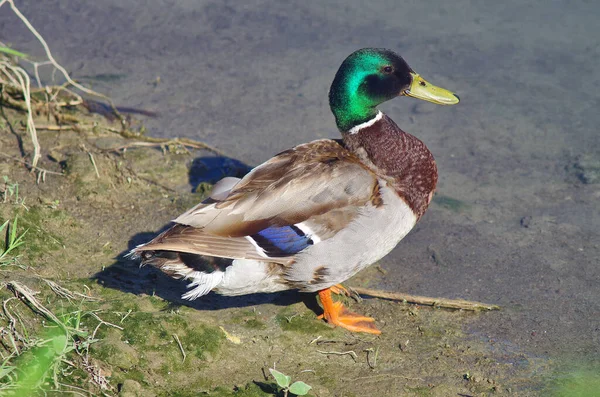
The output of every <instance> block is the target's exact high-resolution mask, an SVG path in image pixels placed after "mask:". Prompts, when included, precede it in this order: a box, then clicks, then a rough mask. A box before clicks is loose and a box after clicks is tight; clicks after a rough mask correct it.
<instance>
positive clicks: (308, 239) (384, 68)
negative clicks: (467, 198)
mask: <svg viewBox="0 0 600 397" xmlns="http://www.w3.org/2000/svg"><path fill="white" fill-rule="evenodd" d="M397 96H410V97H413V98H419V99H423V100H426V101H429V102H433V103H437V104H440V105H453V104H456V103H458V101H459V98H458V97H457V96H456V95H454V94H453V93H451V92H449V91H447V90H445V89H443V88H439V87H436V86H433V85H431V84H429V83H428V82H426V81H425V80H424V79H423V78H422V77H421V76H419V75H418V74H417V73H415V72H414V71H413V70H412V69H411V68H410V67H409V66H408V64H407V63H406V62H405V61H404V59H402V58H401V57H400V56H399V55H397V54H395V53H394V52H392V51H389V50H385V49H374V48H365V49H361V50H358V51H356V52H354V53H353V54H351V55H350V56H348V57H347V58H346V59H345V60H344V62H343V63H342V65H341V66H340V68H339V70H338V72H337V74H336V75H335V78H334V80H333V84H332V85H331V89H330V91H329V104H330V107H331V111H332V112H333V114H334V116H335V121H336V123H337V127H338V129H339V130H340V132H341V134H342V139H341V140H340V139H319V140H315V141H312V142H309V143H304V144H301V145H298V146H296V147H294V148H292V149H289V150H286V151H284V152H281V153H279V154H277V155H276V156H275V157H273V158H271V159H270V160H268V161H266V162H264V163H263V164H261V165H259V166H258V167H256V168H254V169H253V170H251V171H250V172H249V173H248V174H247V175H246V176H245V177H243V178H242V179H239V178H232V177H227V178H224V179H222V180H221V181H219V182H218V183H216V184H215V186H214V187H213V190H212V192H211V194H210V197H209V198H207V199H206V200H205V201H203V202H202V203H200V204H198V205H197V206H195V207H194V208H192V209H190V210H188V211H187V212H185V213H183V214H182V215H180V216H179V217H178V218H176V219H175V220H174V221H173V222H174V225H173V226H172V227H171V228H170V229H168V230H167V231H165V232H163V233H161V234H160V235H159V236H157V237H156V238H154V239H153V240H152V241H150V242H148V243H146V244H143V245H140V246H138V247H136V248H135V249H133V250H132V251H131V255H132V256H133V257H140V258H141V262H142V265H146V264H148V265H152V266H155V267H157V268H159V269H161V270H162V271H163V272H165V273H167V274H168V275H170V276H172V277H175V278H181V279H186V280H189V281H190V284H189V286H188V287H189V291H188V292H186V293H185V294H184V295H183V298H185V299H190V300H192V299H196V298H199V297H201V296H202V295H205V294H207V293H208V292H210V291H215V292H217V293H220V294H223V295H243V294H250V293H259V292H276V291H282V290H288V289H296V290H299V291H301V292H313V293H314V292H317V293H318V295H319V297H320V300H321V304H322V306H323V310H324V314H323V315H322V317H324V319H325V320H326V321H327V322H329V323H331V324H333V325H336V326H340V327H343V328H346V329H348V330H350V331H355V332H368V333H372V334H379V333H380V331H379V330H378V329H377V327H376V326H375V324H374V319H373V318H371V317H366V316H361V315H358V314H355V313H352V312H350V311H348V310H347V309H346V308H345V307H344V306H343V304H342V303H340V302H334V301H333V299H332V296H331V293H332V289H333V291H334V292H338V291H339V288H338V287H336V286H338V285H339V284H340V283H342V282H343V281H345V280H347V279H348V278H350V277H352V276H353V275H354V274H356V273H357V272H359V271H360V270H362V269H364V268H365V267H367V266H369V265H371V264H372V263H374V262H376V261H378V260H379V259H381V258H382V257H384V256H385V255H387V254H388V253H389V252H390V251H391V250H392V249H393V248H394V247H395V246H396V245H397V244H398V242H400V240H402V238H404V236H406V234H407V233H408V232H409V231H410V230H411V229H412V228H413V227H414V226H415V224H416V223H417V221H418V220H419V219H420V218H421V216H423V213H424V212H425V210H426V209H427V207H428V206H429V203H430V202H431V198H432V196H433V192H434V190H435V186H436V182H437V175H438V174H437V167H436V164H435V161H434V159H433V156H432V154H431V152H430V151H429V150H428V149H427V147H426V146H425V144H424V143H423V142H421V141H420V140H419V139H417V138H416V137H414V136H412V135H410V134H408V133H406V132H404V131H402V130H401V129H400V128H399V127H398V126H397V125H396V123H394V121H392V119H390V118H389V117H388V116H386V115H385V114H384V113H382V112H381V111H380V110H378V109H377V106H378V105H379V104H381V103H383V102H385V101H388V100H390V99H392V98H395V97H397Z"/></svg>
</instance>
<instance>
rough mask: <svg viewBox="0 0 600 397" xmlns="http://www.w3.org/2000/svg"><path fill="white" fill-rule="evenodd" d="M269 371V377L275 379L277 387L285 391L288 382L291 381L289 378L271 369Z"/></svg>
mask: <svg viewBox="0 0 600 397" xmlns="http://www.w3.org/2000/svg"><path fill="white" fill-rule="evenodd" d="M269 371H270V372H271V375H273V378H275V380H276V381H277V384H278V385H279V387H282V388H284V389H287V388H288V387H289V385H290V382H291V381H292V377H291V376H287V375H285V374H282V373H281V372H279V371H277V370H276V369H273V368H271V369H269Z"/></svg>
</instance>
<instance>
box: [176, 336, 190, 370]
mask: <svg viewBox="0 0 600 397" xmlns="http://www.w3.org/2000/svg"><path fill="white" fill-rule="evenodd" d="M173 339H175V342H177V345H178V346H179V350H181V355H182V356H183V360H181V362H182V363H183V362H185V358H186V357H187V355H186V354H185V350H183V346H182V345H181V341H180V340H179V337H178V336H177V334H173Z"/></svg>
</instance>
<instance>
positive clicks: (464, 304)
mask: <svg viewBox="0 0 600 397" xmlns="http://www.w3.org/2000/svg"><path fill="white" fill-rule="evenodd" d="M352 289H353V290H354V291H356V292H358V293H359V294H361V295H368V296H373V297H376V298H383V299H390V300H395V301H403V302H408V303H414V304H417V305H423V306H434V307H443V308H446V309H460V310H472V311H484V310H500V306H497V305H490V304H487V303H481V302H475V301H467V300H463V299H445V298H431V297H427V296H418V295H409V294H401V293H396V292H386V291H381V290H376V289H369V288H361V287H352Z"/></svg>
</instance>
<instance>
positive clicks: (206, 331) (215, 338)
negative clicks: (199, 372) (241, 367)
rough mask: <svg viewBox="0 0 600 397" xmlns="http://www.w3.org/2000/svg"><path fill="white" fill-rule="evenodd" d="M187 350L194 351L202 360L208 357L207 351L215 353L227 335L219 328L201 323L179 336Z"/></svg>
mask: <svg viewBox="0 0 600 397" xmlns="http://www.w3.org/2000/svg"><path fill="white" fill-rule="evenodd" d="M179 338H180V340H181V344H182V346H183V348H184V350H185V351H192V352H194V355H195V356H196V357H198V358H199V359H201V360H204V359H206V353H210V354H215V353H216V352H217V351H218V350H219V348H220V347H221V343H222V342H223V340H224V339H225V335H224V334H223V332H222V331H221V330H220V329H218V328H213V327H208V326H206V325H200V326H197V327H194V329H188V330H187V331H186V334H185V335H184V336H180V337H179Z"/></svg>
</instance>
